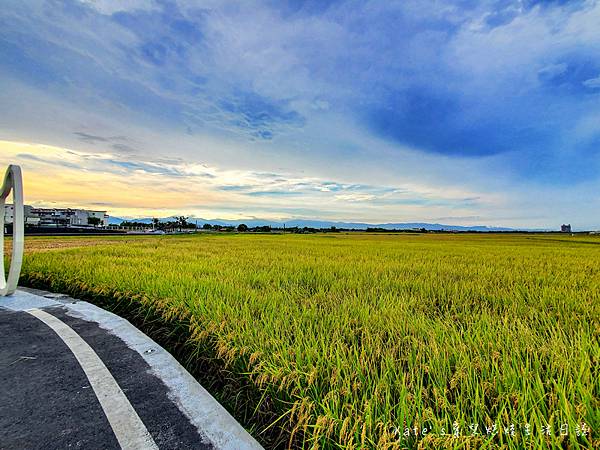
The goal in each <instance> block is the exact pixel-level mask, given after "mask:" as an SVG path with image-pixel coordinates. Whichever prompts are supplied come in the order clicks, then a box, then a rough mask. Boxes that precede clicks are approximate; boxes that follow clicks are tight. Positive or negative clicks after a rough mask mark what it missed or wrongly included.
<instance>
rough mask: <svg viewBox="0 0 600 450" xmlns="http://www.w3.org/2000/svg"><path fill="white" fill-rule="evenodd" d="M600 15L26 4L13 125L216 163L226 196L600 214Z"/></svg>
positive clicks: (91, 145) (215, 188)
mask: <svg viewBox="0 0 600 450" xmlns="http://www.w3.org/2000/svg"><path fill="white" fill-rule="evenodd" d="M598 23H600V2H598V1H592V0H588V1H586V0H581V1H580V0H575V1H571V2H562V1H550V2H539V1H533V0H514V1H505V2H499V1H496V0H487V1H480V2H474V1H470V0H456V1H452V2H440V1H436V0H428V1H421V0H419V1H417V0H404V1H398V2H395V1H392V2H378V1H365V2H354V1H337V2H320V1H304V2H295V1H293V2H292V1H290V2H285V1H284V2H239V3H238V2H217V1H209V0H207V1H185V2H184V1H175V0H169V1H168V0H156V1H139V0H127V1H116V0H114V1H113V0H85V1H76V0H64V1H57V0H48V1H36V0H20V1H16V0H10V1H9V2H8V3H7V4H6V5H4V6H3V8H2V9H1V10H0V85H1V86H2V89H0V108H1V112H2V114H1V117H0V139H5V140H7V141H12V142H29V143H38V144H47V145H49V146H56V147H59V148H69V149H74V151H77V152H78V154H79V155H84V154H86V153H87V154H90V155H96V156H97V155H104V156H103V157H102V158H96V159H94V158H84V157H83V156H80V157H79V159H78V162H77V164H79V163H81V170H90V167H91V166H89V165H90V164H92V161H93V163H94V164H99V162H98V161H99V160H100V161H102V164H103V165H104V168H105V169H106V170H107V171H109V172H110V173H112V172H111V171H114V170H117V172H116V173H117V174H121V175H124V174H129V173H137V174H140V173H144V174H146V175H144V176H148V177H150V176H152V175H156V176H158V177H162V176H170V177H174V178H175V177H180V178H183V177H186V176H191V177H192V178H193V179H195V180H196V179H197V178H202V180H203V183H207V182H209V181H210V186H211V187H210V189H211V192H212V193H213V194H216V193H218V194H219V195H217V196H216V197H215V198H217V199H218V200H216V203H215V204H213V205H211V211H225V210H227V209H228V208H235V209H236V211H242V212H247V213H248V214H252V215H254V214H255V213H256V211H257V209H256V208H258V206H257V205H258V204H259V203H260V205H261V206H260V207H261V208H262V210H261V211H263V212H264V213H265V214H266V213H269V214H270V215H271V216H272V215H273V214H280V215H282V216H286V215H293V214H299V215H305V214H309V215H316V216H319V217H326V216H327V217H329V216H336V217H339V218H340V219H347V220H352V219H359V216H360V218H361V219H362V220H367V219H369V218H370V215H372V216H373V220H380V219H384V220H387V221H396V220H401V219H402V220H404V219H406V220H410V219H415V220H421V219H426V218H432V217H455V218H456V220H457V221H460V220H463V218H465V217H473V218H477V221H478V223H487V224H496V223H497V224H503V225H510V224H513V223H514V224H515V225H531V226H556V224H557V223H559V222H561V221H572V222H574V223H579V224H580V226H581V227H596V226H600V218H599V217H598V214H597V213H593V212H592V211H591V205H594V204H597V203H598V201H599V199H598V196H599V194H598V190H597V189H596V188H597V186H598V185H599V184H600V175H599V173H600V171H599V169H600V120H598V119H599V118H600V82H599V81H598V80H599V79H600V78H599V75H600V27H598ZM22 154H23V155H26V154H29V153H27V152H22ZM34 156H35V157H43V155H40V154H39V152H38V153H35V154H34ZM26 159H27V157H24V159H23V160H26ZM109 160H111V161H113V162H112V163H110V162H109ZM29 161H33V159H29ZM71 163H73V162H72V161H69V160H68V159H67V160H65V163H64V164H65V166H64V167H65V168H69V167H68V166H67V164H71ZM157 165H158V166H157ZM204 165H206V167H208V168H210V170H209V171H207V172H206V173H205V174H200V173H199V174H190V173H189V170H190V168H195V169H193V170H198V171H199V172H202V170H203V169H202V167H204ZM109 166H110V167H111V169H110V170H109V169H108V167H109ZM119 171H120V172H119ZM211 171H212V172H211ZM259 173H262V174H267V173H271V174H284V175H285V176H283V175H282V176H281V178H282V179H285V181H276V180H275V179H272V178H269V177H267V176H260V177H259V176H256V177H257V178H256V179H255V178H253V176H254V175H253V176H250V175H249V174H259ZM232 174H237V175H235V176H234V175H232ZM239 174H245V175H243V176H241V178H240V177H237V176H238V175H239ZM115 176H117V175H115ZM211 176H212V177H214V178H211ZM236 177H237V178H236ZM277 177H279V175H277ZM228 178H235V182H232V183H229V182H227V179H228ZM307 180H311V181H310V182H309V181H307ZM327 180H334V181H331V182H328V181H327ZM246 181H247V183H246ZM244 183H245V184H244ZM302 183H308V184H307V185H306V186H305V185H304V184H302ZM327 183H332V184H327ZM351 186H353V187H352V188H350V187H351ZM407 187H408V190H409V192H410V195H409V196H408V197H409V198H404V197H403V195H405V194H403V192H402V191H401V189H404V188H407ZM338 188H340V189H338ZM336 189H338V190H336ZM399 189H400V190H399ZM327 192H329V193H332V195H330V196H328V197H326V198H327V199H328V200H327V201H321V197H319V195H325V193H327ZM444 193H452V194H451V195H450V196H449V198H446V197H445V195H444ZM225 194H227V195H225ZM234 194H235V196H237V197H235V198H238V199H240V198H243V199H244V202H248V203H245V204H244V203H243V202H242V201H241V200H240V202H239V203H232V202H234V197H232V195H234ZM534 195H535V198H534ZM316 199H319V200H318V202H317V203H314V202H315V200H316ZM461 199H462V200H461ZM491 199H493V201H492V200H491ZM56 201H60V199H58V198H57V199H56ZM99 201H100V200H99ZM124 201H126V200H124ZM129 201H130V205H129V206H130V207H131V209H135V208H141V207H142V206H141V205H135V204H134V203H133V199H131V200H129ZM218 202H222V203H220V204H218ZM261 202H262V203H261ZM290 202H293V203H294V205H293V206H289V205H288V204H289V203H290ZM302 202H304V204H305V205H306V204H310V205H314V206H312V207H311V208H309V209H307V208H303V207H302ZM448 202H450V203H448ZM176 204H178V205H183V204H188V203H187V201H183V203H182V202H176ZM238 205H239V206H238ZM244 205H248V206H247V209H245V208H246V206H244ZM340 205H344V206H340ZM525 205H526V207H525ZM561 205H565V206H564V208H563V209H557V208H559V207H560V206H561ZM252 208H254V209H252ZM267 209H268V210H269V211H267ZM292 209H293V213H292V212H290V211H291V210H292ZM236 214H237V213H236ZM367 216H369V217H367ZM417 216H418V217H417ZM376 218H377V219H376ZM465 220H466V219H465Z"/></svg>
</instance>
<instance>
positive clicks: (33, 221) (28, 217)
mask: <svg viewBox="0 0 600 450" xmlns="http://www.w3.org/2000/svg"><path fill="white" fill-rule="evenodd" d="M32 209H33V208H32V207H31V206H29V205H24V206H23V218H24V219H25V224H26V225H33V226H37V225H39V224H40V218H39V217H37V216H35V215H33V214H32V213H31V210H32ZM14 220H15V207H14V206H13V205H4V224H5V225H6V224H10V223H13V222H14Z"/></svg>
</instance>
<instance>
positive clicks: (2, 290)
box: [0, 164, 25, 296]
mask: <svg viewBox="0 0 600 450" xmlns="http://www.w3.org/2000/svg"><path fill="white" fill-rule="evenodd" d="M11 190H12V193H13V223H12V229H13V235H12V256H11V260H10V268H9V269H8V277H5V271H4V216H5V214H6V212H5V211H6V209H5V204H6V197H8V195H9V194H10V191H11ZM24 244H25V217H24V208H23V177H22V176H21V168H20V167H19V166H15V165H13V164H11V165H10V166H8V169H6V175H5V176H4V183H2V188H1V189H0V296H4V295H10V294H12V293H14V292H15V290H16V289H17V283H18V282H19V275H20V273H21V264H22V263H23V248H24Z"/></svg>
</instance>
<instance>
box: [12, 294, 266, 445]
mask: <svg viewBox="0 0 600 450" xmlns="http://www.w3.org/2000/svg"><path fill="white" fill-rule="evenodd" d="M39 294H44V293H41V292H36V291H31V290H28V291H27V292H26V291H24V290H19V291H17V292H16V293H15V295H13V296H10V297H4V298H2V297H0V449H66V448H81V449H95V448H98V449H118V448H124V449H157V448H158V449H199V450H202V449H236V450H237V449H240V450H241V449H260V448H262V447H260V445H258V443H257V442H256V441H255V440H254V439H253V438H252V437H251V436H250V435H249V434H248V433H247V432H246V431H245V430H244V429H243V428H242V427H241V426H240V425H239V424H238V423H237V422H236V421H235V420H234V419H233V418H232V417H231V416H230V415H229V414H228V413H227V412H226V411H225V410H224V409H223V407H222V406H221V405H219V404H218V403H217V402H216V401H215V400H214V399H213V398H212V397H211V396H210V395H209V394H208V393H207V392H206V391H205V390H204V389H203V388H202V387H201V386H200V385H199V384H198V383H197V382H196V381H195V380H194V379H193V378H192V377H191V376H190V375H189V374H188V373H187V372H186V371H185V369H183V367H181V365H179V363H177V361H175V359H174V358H173V357H171V355H169V354H168V353H167V352H166V351H165V350H164V349H162V348H161V347H160V346H159V345H158V344H156V343H155V342H154V341H152V340H151V339H149V338H148V337H147V336H145V335H144V334H142V333H141V332H140V331H139V330H137V329H136V328H135V327H133V326H132V325H131V324H130V323H129V322H127V321H126V320H124V319H122V318H120V317H117V316H115V315H114V314H111V313H109V312H107V311H104V310H102V309H100V308H97V307H95V306H93V305H91V304H89V303H86V302H79V301H76V300H73V299H70V298H68V297H62V298H56V297H55V298H47V297H44V296H43V295H39ZM49 296H52V295H49Z"/></svg>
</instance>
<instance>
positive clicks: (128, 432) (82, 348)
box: [27, 308, 158, 450]
mask: <svg viewBox="0 0 600 450" xmlns="http://www.w3.org/2000/svg"><path fill="white" fill-rule="evenodd" d="M27 312H28V313H29V314H31V315H32V316H34V317H37V318H38V319H39V320H41V321H42V322H44V323H45V324H46V325H48V326H49V327H50V328H52V330H53V331H54V332H55V333H56V334H57V335H58V336H59V337H60V338H61V339H62V340H63V341H64V343H65V344H67V346H68V347H69V349H70V350H71V351H72V352H73V354H74V355H75V358H77V361H79V364H80V366H81V368H82V369H83V371H84V372H85V375H86V376H87V378H88V380H89V382H90V384H91V386H92V388H93V389H94V393H95V394H96V397H98V400H99V401H100V405H101V406H102V409H103V410H104V414H105V415H106V418H107V419H108V422H109V423H110V426H111V427H112V429H113V432H114V433H115V436H116V438H117V440H118V441H119V445H120V446H121V448H122V449H124V450H147V449H148V450H149V449H157V450H158V447H157V445H156V443H155V442H154V440H153V439H152V436H151V435H150V433H149V432H148V430H147V429H146V427H145V426H144V424H143V422H142V420H141V419H140V417H139V416H138V414H137V412H136V411H135V409H134V408H133V406H131V403H129V400H127V397H126V396H125V394H124V393H123V391H122V390H121V388H120V387H119V385H118V384H117V381H116V380H115V379H114V377H113V376H112V375H111V373H110V371H109V370H108V369H107V368H106V366H105V365H104V363H103V362H102V360H101V359H100V358H99V357H98V355H97V354H96V352H94V350H93V349H92V347H90V346H89V345H88V344H87V342H85V341H84V340H83V339H82V338H81V336H79V335H78V334H77V333H76V332H75V331H74V330H73V329H72V328H71V327H70V326H68V325H67V324H66V323H64V322H63V321H62V320H60V319H57V318H56V317H54V316H53V315H52V314H48V313H47V312H45V311H42V310H40V309H37V308H34V309H29V310H27Z"/></svg>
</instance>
